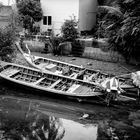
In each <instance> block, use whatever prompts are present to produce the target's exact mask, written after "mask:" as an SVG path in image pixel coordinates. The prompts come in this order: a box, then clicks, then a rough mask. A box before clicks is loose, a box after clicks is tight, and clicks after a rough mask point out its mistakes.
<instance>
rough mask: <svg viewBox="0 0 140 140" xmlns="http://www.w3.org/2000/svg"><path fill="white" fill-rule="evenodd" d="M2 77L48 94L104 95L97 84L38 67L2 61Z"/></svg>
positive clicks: (79, 97)
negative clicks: (48, 71) (43, 70)
mask: <svg viewBox="0 0 140 140" xmlns="http://www.w3.org/2000/svg"><path fill="white" fill-rule="evenodd" d="M0 77H1V78H2V79H5V80H7V81H10V82H12V83H15V84H17V85H23V86H25V87H29V88H32V89H37V90H39V91H43V92H44V93H45V94H46V95H47V94H48V93H51V94H52V95H62V96H68V97H74V98H78V99H81V98H91V97H99V98H101V96H104V94H103V93H102V89H101V87H99V86H98V85H96V84H91V83H87V82H84V81H80V80H76V79H71V78H67V77H63V76H58V75H56V74H52V73H43V72H41V71H39V70H37V69H33V68H28V67H25V66H21V65H17V64H13V63H5V62H2V64H1V67H0Z"/></svg>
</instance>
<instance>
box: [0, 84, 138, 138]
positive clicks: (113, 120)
mask: <svg viewBox="0 0 140 140" xmlns="http://www.w3.org/2000/svg"><path fill="white" fill-rule="evenodd" d="M139 112H140V111H137V110H135V109H130V107H128V108H127V107H126V106H123V107H122V106H119V107H117V108H116V107H115V108H114V107H106V106H100V105H96V104H92V103H86V102H81V103H78V102H76V101H73V100H69V99H58V98H52V97H47V96H44V95H42V96H41V95H38V94H37V93H35V92H33V91H28V90H23V89H20V88H18V87H13V86H9V84H8V86H7V85H5V84H4V85H3V83H2V82H0V139H3V140H112V139H117V140H124V139H125V140H139V139H140V130H139V129H138V128H137V127H136V126H134V125H136V124H137V126H138V125H139V124H140V123H138V122H139V116H140V113H139ZM136 122H137V123H136ZM133 124H134V125H133Z"/></svg>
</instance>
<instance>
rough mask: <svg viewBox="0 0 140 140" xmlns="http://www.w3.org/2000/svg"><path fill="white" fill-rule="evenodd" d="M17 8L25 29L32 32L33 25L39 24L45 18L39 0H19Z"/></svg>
mask: <svg viewBox="0 0 140 140" xmlns="http://www.w3.org/2000/svg"><path fill="white" fill-rule="evenodd" d="M17 7H18V12H19V15H20V20H21V21H22V23H23V27H24V28H25V29H28V30H29V31H32V29H33V24H34V23H35V22H39V21H40V20H41V19H42V17H43V12H42V8H41V4H40V2H39V1H38V0H18V1H17Z"/></svg>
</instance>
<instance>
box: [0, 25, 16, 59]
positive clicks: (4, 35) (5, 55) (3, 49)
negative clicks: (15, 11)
mask: <svg viewBox="0 0 140 140" xmlns="http://www.w3.org/2000/svg"><path fill="white" fill-rule="evenodd" d="M15 39H16V36H15V32H14V29H13V28H12V27H10V26H9V27H6V28H5V29H0V57H1V60H3V61H8V62H11V61H12V60H13V58H14V57H13V56H15V53H14V50H15V48H14V47H15V45H14V42H15Z"/></svg>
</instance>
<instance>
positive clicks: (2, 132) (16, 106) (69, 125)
mask: <svg viewBox="0 0 140 140" xmlns="http://www.w3.org/2000/svg"><path fill="white" fill-rule="evenodd" d="M47 114H49V113H48V112H44V111H42V110H41V109H40V104H39V103H33V102H31V101H24V100H19V99H18V100H16V99H10V98H0V139H4V140H96V137H97V127H96V126H94V125H88V124H81V123H79V122H75V121H72V120H67V119H63V118H58V117H54V116H49V115H47Z"/></svg>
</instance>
